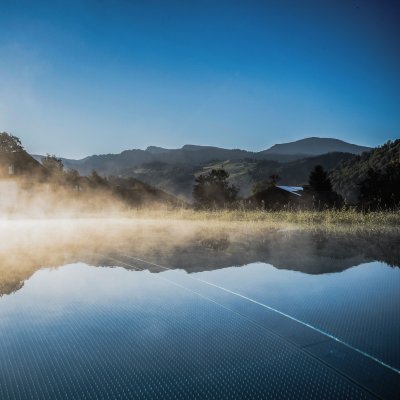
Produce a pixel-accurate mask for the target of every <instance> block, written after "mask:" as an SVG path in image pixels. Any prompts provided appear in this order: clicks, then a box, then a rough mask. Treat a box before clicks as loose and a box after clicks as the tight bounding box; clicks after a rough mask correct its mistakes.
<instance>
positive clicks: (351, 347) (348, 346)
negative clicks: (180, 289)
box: [115, 254, 400, 375]
mask: <svg viewBox="0 0 400 400" xmlns="http://www.w3.org/2000/svg"><path fill="white" fill-rule="evenodd" d="M123 256H124V257H127V258H130V259H132V260H136V261H140V262H143V263H145V264H148V265H153V266H155V267H158V268H161V269H165V270H169V271H170V270H171V268H168V267H165V266H163V265H160V264H156V263H152V262H150V261H146V260H143V259H141V258H136V257H132V256H129V255H127V254H123ZM115 261H119V260H115ZM187 277H188V278H189V279H192V280H195V281H198V282H201V283H204V284H206V285H209V286H212V287H215V288H217V289H220V290H222V291H224V292H226V293H230V294H232V295H234V296H237V297H240V298H242V299H244V300H247V301H249V302H251V303H253V304H257V305H259V306H261V307H264V308H266V309H268V310H270V311H273V312H275V313H277V314H279V315H282V316H284V317H286V318H289V319H290V320H292V321H295V322H297V323H299V324H301V325H303V326H306V327H307V328H310V329H312V330H314V331H315V332H318V333H320V334H321V335H324V336H325V337H327V338H329V339H332V340H334V341H335V342H338V343H340V344H342V345H343V346H345V347H347V348H349V349H351V350H353V351H355V352H356V353H358V354H361V355H363V356H364V357H367V358H369V359H370V360H372V361H375V362H376V363H378V364H380V365H382V366H383V367H385V368H388V369H390V370H391V371H393V372H395V373H397V374H399V375H400V370H399V369H397V368H395V367H393V366H391V365H389V364H387V363H385V362H384V361H382V360H380V359H379V358H376V357H374V356H373V355H371V354H369V353H367V352H365V351H363V350H360V349H358V348H357V347H354V346H352V345H351V344H349V343H347V342H345V341H343V340H342V339H340V338H338V337H336V336H334V335H332V334H330V333H328V332H326V331H324V330H322V329H319V328H317V327H315V326H313V325H311V324H308V323H307V322H304V321H302V320H300V319H298V318H296V317H293V316H292V315H289V314H286V313H284V312H282V311H280V310H277V309H276V308H274V307H271V306H269V305H267V304H264V303H261V302H259V301H257V300H254V299H252V298H250V297H248V296H245V295H243V294H241V293H237V292H234V291H232V290H229V289H227V288H224V287H223V286H219V285H216V284H214V283H212V282H208V281H205V280H203V279H200V278H195V277H192V276H189V275H188V276H187ZM168 281H169V280H168ZM178 286H181V285H178ZM194 293H197V292H194ZM203 297H204V296H203ZM218 304H219V303H218Z"/></svg>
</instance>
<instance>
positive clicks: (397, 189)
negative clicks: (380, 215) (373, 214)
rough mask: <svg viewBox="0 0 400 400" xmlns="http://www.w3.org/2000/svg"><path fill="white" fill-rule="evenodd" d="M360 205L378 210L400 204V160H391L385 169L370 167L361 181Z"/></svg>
mask: <svg viewBox="0 0 400 400" xmlns="http://www.w3.org/2000/svg"><path fill="white" fill-rule="evenodd" d="M359 186H360V197H359V200H360V205H361V206H362V207H363V208H367V209H371V210H376V209H380V208H395V207H399V206H400V162H398V161H395V162H391V163H390V164H389V165H388V166H387V167H386V169H385V170H384V171H379V170H376V169H372V168H370V169H369V170H368V172H367V176H366V178H365V179H364V180H363V181H362V182H361V183H360V185H359Z"/></svg>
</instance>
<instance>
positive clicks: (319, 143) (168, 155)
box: [35, 138, 368, 175]
mask: <svg viewBox="0 0 400 400" xmlns="http://www.w3.org/2000/svg"><path fill="white" fill-rule="evenodd" d="M364 150H368V148H366V147H362V146H357V145H353V144H350V143H346V142H343V141H340V140H336V139H324V138H307V139H302V140H299V141H297V142H292V143H286V144H279V145H275V146H272V147H271V148H270V149H268V150H264V151H260V152H252V151H247V150H241V149H224V148H219V147H213V146H198V145H192V144H187V145H184V146H183V147H182V148H180V149H164V148H162V147H156V146H149V147H148V148H147V149H146V150H140V149H134V150H126V151H123V152H122V153H120V154H103V155H93V156H89V157H86V158H84V159H81V160H70V159H62V160H63V163H64V165H65V167H67V168H70V169H77V170H78V171H79V172H80V173H81V174H83V175H87V174H90V173H91V171H92V170H96V171H97V172H98V173H99V174H101V175H118V174H120V173H121V171H126V170H128V169H131V168H134V167H137V166H140V165H143V164H148V163H154V162H161V163H165V164H186V165H190V166H195V167H197V166H202V165H205V164H208V163H211V162H218V161H226V160H230V161H239V160H245V159H252V160H271V161H278V162H289V161H294V160H299V159H302V158H304V157H307V156H313V155H321V154H325V153H332V152H347V153H352V154H360V153H361V152H362V151H364ZM35 157H36V159H40V157H41V156H35Z"/></svg>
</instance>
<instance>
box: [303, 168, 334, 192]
mask: <svg viewBox="0 0 400 400" xmlns="http://www.w3.org/2000/svg"><path fill="white" fill-rule="evenodd" d="M308 183H309V185H310V186H311V188H312V189H313V190H315V191H316V192H331V191H332V184H331V181H330V179H329V178H328V174H327V173H326V172H325V171H324V168H323V167H322V166H321V165H316V166H315V167H314V170H313V171H311V174H310V178H309V181H308Z"/></svg>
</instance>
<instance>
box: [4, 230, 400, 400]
mask: <svg viewBox="0 0 400 400" xmlns="http://www.w3.org/2000/svg"><path fill="white" fill-rule="evenodd" d="M141 231H142V230H141ZM142 233H143V232H142ZM163 237H164V238H165V239H164V240H163ZM184 238H186V239H187V240H183V237H182V236H180V237H179V238H177V241H175V242H174V241H173V240H172V241H171V238H168V237H167V236H163V234H160V235H159V236H157V235H155V236H154V237H153V240H150V239H149V238H148V237H147V243H146V246H144V245H143V239H144V238H143V237H142V236H140V234H139V232H138V231H136V232H135V234H134V235H133V236H132V235H131V236H129V237H120V238H119V240H115V241H112V240H104V241H103V243H102V245H99V243H97V245H96V249H93V248H92V247H91V246H90V245H89V243H88V242H85V240H83V239H82V241H78V242H77V244H74V245H73V246H72V245H71V243H72V242H71V243H70V242H68V243H69V244H68V245H66V243H67V241H66V240H65V237H64V238H63V240H62V242H59V243H57V240H60V239H59V238H57V237H53V238H50V239H49V240H48V241H46V243H44V242H43V240H41V243H42V245H39V244H38V245H37V246H35V247H34V248H29V249H28V248H25V247H21V248H20V252H19V253H18V254H16V255H15V256H13V257H11V256H10V252H8V255H9V257H6V254H5V252H4V250H3V253H2V257H3V258H2V264H1V270H0V273H1V274H0V291H1V293H2V296H1V297H0V326H1V329H0V398H1V399H32V398H34V399H71V398H82V399H120V398H124V399H125V398H137V399H160V398H164V399H187V398H198V399H206V398H209V399H233V398H237V399H261V398H270V399H279V398H282V399H290V398H292V399H298V398H305V399H321V398H325V399H368V398H385V399H395V398H398V395H399V376H400V375H399V369H400V341H399V338H400V318H399V317H400V306H399V305H400V301H399V300H400V269H399V268H398V264H397V260H398V254H397V253H396V250H395V249H396V246H394V245H393V237H392V238H387V240H383V239H381V241H380V243H378V245H377V242H376V240H375V241H370V245H369V246H366V243H368V240H370V239H371V238H365V237H364V238H362V237H348V236H347V237H343V236H341V235H335V236H332V235H329V236H323V235H316V234H312V233H299V232H295V233H294V232H292V233H288V232H275V233H273V234H264V235H261V236H260V234H259V233H257V235H255V236H245V237H233V236H231V235H226V234H221V232H220V233H218V234H216V233H213V234H212V235H210V234H209V233H208V234H204V233H201V234H200V233H199V232H197V233H195V234H194V233H193V232H191V233H190V235H189V234H188V233H186V234H184ZM135 239H136V240H135ZM178 239H179V240H178ZM140 242H142V243H140ZM79 243H80V244H81V245H80V244H79ZM41 246H44V247H41ZM392 248H393V249H394V250H393V251H391V250H390V249H392ZM44 249H46V250H47V251H44ZM388 249H389V251H388ZM7 250H8V251H9V249H7ZM50 250H51V251H50ZM22 254H23V255H24V257H22Z"/></svg>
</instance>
